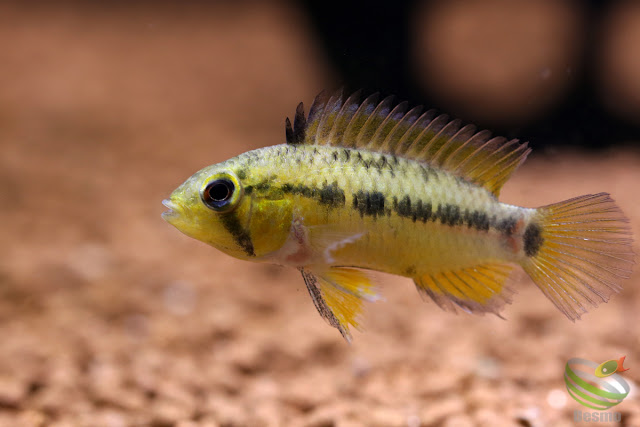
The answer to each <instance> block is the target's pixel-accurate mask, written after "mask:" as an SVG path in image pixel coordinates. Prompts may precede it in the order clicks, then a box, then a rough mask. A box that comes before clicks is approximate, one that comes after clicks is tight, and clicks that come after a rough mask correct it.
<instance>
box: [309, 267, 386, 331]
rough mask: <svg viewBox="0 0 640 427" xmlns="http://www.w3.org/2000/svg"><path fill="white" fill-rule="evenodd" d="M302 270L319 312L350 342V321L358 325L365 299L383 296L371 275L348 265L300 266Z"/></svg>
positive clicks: (355, 325) (351, 323)
mask: <svg viewBox="0 0 640 427" xmlns="http://www.w3.org/2000/svg"><path fill="white" fill-rule="evenodd" d="M300 272H301V273H302V277H303V278H304V282H305V284H306V285H307V289H308V290H309V294H311V299H312V300H313V303H314V304H315V306H316V308H317V309H318V312H319V313H320V315H321V316H322V317H323V318H324V319H325V320H326V321H327V322H328V323H329V324H330V325H331V326H333V327H334V328H336V329H338V330H339V331H340V333H341V334H342V336H343V337H344V339H346V340H347V342H351V334H350V332H349V325H351V326H353V327H354V328H356V329H358V327H359V323H358V320H359V315H360V314H361V313H362V306H363V302H364V301H375V300H377V299H379V298H380V297H379V296H378V294H377V293H376V291H375V287H374V286H373V285H372V283H371V280H370V278H369V277H368V276H367V275H366V273H364V272H363V271H361V270H357V269H355V268H349V267H329V268H326V269H317V268H316V269H307V268H301V269H300Z"/></svg>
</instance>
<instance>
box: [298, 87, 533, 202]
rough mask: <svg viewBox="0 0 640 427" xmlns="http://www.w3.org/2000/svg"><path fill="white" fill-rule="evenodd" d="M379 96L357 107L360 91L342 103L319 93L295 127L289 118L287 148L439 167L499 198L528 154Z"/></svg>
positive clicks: (336, 96) (456, 122)
mask: <svg viewBox="0 0 640 427" xmlns="http://www.w3.org/2000/svg"><path fill="white" fill-rule="evenodd" d="M377 101H378V94H374V95H371V96H369V97H368V98H366V99H365V100H364V101H362V102H360V91H358V92H356V93H354V94H353V95H351V96H349V97H348V98H347V99H346V100H345V99H344V97H343V95H342V92H338V93H336V94H334V95H333V96H330V97H328V96H327V95H326V94H325V93H324V92H322V93H320V94H319V95H318V96H317V97H316V99H315V100H314V101H313V104H312V105H311V109H310V110H309V116H308V118H307V119H306V120H305V117H304V109H303V106H302V103H300V104H299V105H298V108H297V109H296V115H295V119H294V124H293V127H292V126H291V122H290V121H289V119H288V118H287V127H286V135H287V143H289V144H313V145H332V146H339V147H346V148H362V149H367V150H371V151H379V152H382V153H387V154H393V155H396V156H400V157H405V158H408V159H412V160H417V161H421V162H425V163H428V164H430V165H433V166H436V167H439V168H441V169H444V170H446V171H448V172H451V173H453V174H455V175H457V176H460V177H462V178H464V179H466V180H468V181H471V182H473V183H476V184H478V185H481V186H483V187H485V188H486V189H487V190H489V191H491V192H492V193H493V194H494V195H496V196H497V195H498V193H499V192H500V189H501V188H502V186H503V185H504V183H505V182H507V180H508V179H509V177H510V176H511V174H512V173H513V172H514V171H515V170H516V169H517V168H518V166H519V165H520V164H521V163H522V162H523V161H524V160H525V159H526V158H527V155H528V154H529V152H530V151H531V149H530V148H528V147H527V143H526V142H525V143H523V144H520V143H519V142H518V140H517V139H512V140H507V139H506V138H502V137H495V138H491V133H490V132H489V131H486V130H483V131H479V132H478V131H476V127H475V126H473V125H466V126H462V122H461V121H460V120H450V119H449V117H448V116H447V115H445V114H441V115H438V114H436V112H435V111H434V110H429V111H427V112H425V113H422V107H415V108H413V109H411V110H409V111H407V110H408V104H407V103H406V102H402V103H395V101H394V98H393V97H387V98H385V99H383V100H382V101H381V102H380V103H378V102H377Z"/></svg>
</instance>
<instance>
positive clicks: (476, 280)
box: [414, 263, 513, 315]
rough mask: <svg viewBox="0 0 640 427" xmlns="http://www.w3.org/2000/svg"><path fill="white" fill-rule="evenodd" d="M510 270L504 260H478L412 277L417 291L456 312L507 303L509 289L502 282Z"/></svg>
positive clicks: (494, 310) (480, 310) (485, 309)
mask: <svg viewBox="0 0 640 427" xmlns="http://www.w3.org/2000/svg"><path fill="white" fill-rule="evenodd" d="M512 270H513V267H512V266H511V265H508V264H499V263H495V264H481V265H476V266H473V267H467V268H463V269H461V270H457V271H443V272H438V273H433V274H426V275H423V276H421V277H417V278H414V282H415V284H416V287H417V289H418V291H419V292H420V293H421V294H426V295H428V296H429V297H430V298H431V299H432V300H433V301H435V303H436V304H438V306H440V308H442V309H444V310H447V311H453V312H456V311H457V309H458V308H459V309H462V310H463V311H466V312H468V313H474V314H483V313H487V312H489V313H494V314H496V315H499V310H500V308H501V307H502V306H504V305H505V304H509V303H511V295H512V294H513V291H512V290H511V289H509V288H508V287H507V286H506V284H505V283H506V281H507V278H508V277H509V274H510V273H511V271H512Z"/></svg>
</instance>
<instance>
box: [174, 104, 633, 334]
mask: <svg viewBox="0 0 640 427" xmlns="http://www.w3.org/2000/svg"><path fill="white" fill-rule="evenodd" d="M379 99H380V96H379V95H378V94H373V95H371V96H368V97H366V98H365V99H364V100H362V91H358V92H356V93H354V94H352V95H350V96H348V97H345V96H343V94H342V92H339V93H335V94H333V95H332V96H328V95H326V94H325V93H324V92H323V93H321V94H320V95H318V96H317V97H316V98H315V100H314V101H313V104H312V105H311V107H310V109H309V113H308V115H306V114H305V111H304V105H303V103H300V104H299V105H298V107H297V109H296V112H295V116H294V120H293V124H292V123H291V120H290V119H289V118H286V120H285V137H286V142H285V143H283V144H279V145H274V146H269V147H264V148H259V149H256V150H252V151H248V152H245V153H242V154H240V155H238V156H236V157H233V158H231V159H229V160H226V161H223V162H221V163H218V164H214V165H211V166H207V167H205V168H203V169H202V170H200V171H198V172H196V173H195V174H194V175H193V176H191V177H190V178H188V179H187V180H186V181H185V182H184V183H183V184H182V185H180V186H179V187H178V188H177V189H176V190H175V191H173V193H171V196H170V197H169V199H167V200H164V201H163V204H164V205H165V206H166V207H167V208H168V209H169V210H168V211H166V212H164V213H163V214H162V216H163V218H164V219H165V220H166V221H168V222H169V223H170V224H171V225H173V226H174V227H176V228H177V229H178V230H179V231H181V232H182V233H184V234H186V235H187V236H190V237H192V238H195V239H197V240H200V241H202V242H204V243H206V244H209V245H211V246H213V247H215V248H217V249H219V250H220V251H222V252H224V253H226V254H228V255H230V256H232V257H235V258H238V259H242V260H247V261H253V262H262V263H272V264H279V265H284V266H290V267H294V268H297V269H298V270H299V271H300V272H301V274H302V277H303V280H304V282H305V284H306V287H307V289H308V291H309V294H310V296H311V299H312V301H313V303H314V305H315V307H316V309H317V310H318V312H319V313H320V315H321V316H322V317H323V318H324V319H325V320H326V321H327V322H328V323H329V325H331V326H332V327H334V328H336V329H338V331H339V332H340V333H341V334H342V336H343V337H344V338H345V339H346V340H347V341H351V339H352V336H351V329H350V328H354V329H361V322H362V316H363V309H364V306H365V304H366V303H368V302H374V301H377V300H379V299H381V296H380V293H379V291H378V287H377V285H376V282H375V280H374V278H373V277H372V274H371V273H372V271H379V272H384V273H390V274H394V275H398V276H404V277H408V278H410V279H412V280H413V281H414V282H415V285H416V288H417V290H418V291H419V293H420V294H421V295H422V296H423V297H425V299H428V298H430V299H431V300H433V301H434V302H435V303H436V304H437V305H438V306H439V307H441V308H442V309H444V310H447V311H452V312H460V311H462V312H468V313H474V314H484V313H493V314H496V315H498V316H500V310H501V309H502V308H503V307H504V305H505V304H508V303H511V301H512V296H513V294H514V292H515V291H514V289H513V283H514V280H513V279H510V277H512V276H513V274H512V273H513V271H514V269H515V268H518V267H521V268H522V269H524V271H525V272H526V273H527V274H528V275H529V277H530V278H531V279H532V281H533V283H534V284H535V285H536V286H537V287H538V288H539V289H540V290H541V291H542V292H543V294H544V295H545V296H546V297H547V298H548V299H549V300H550V301H551V302H552V303H553V304H554V305H555V306H556V307H557V308H558V309H559V310H560V311H561V312H562V313H564V315H565V316H566V317H567V318H569V319H570V320H572V321H575V320H576V319H579V318H580V316H581V315H582V314H584V313H586V312H587V309H588V308H589V307H596V306H597V305H598V304H599V303H602V302H607V301H608V300H609V298H610V297H611V296H612V295H614V294H616V293H618V292H620V291H621V289H622V287H621V283H622V282H623V281H624V280H625V279H628V278H629V277H630V275H631V272H632V266H633V264H634V254H633V251H632V235H631V230H630V228H629V224H628V219H627V218H626V217H625V216H624V214H623V212H622V211H621V210H620V208H619V207H618V206H617V205H616V203H615V202H614V200H613V199H612V198H611V197H610V195H609V194H607V193H596V194H588V195H582V196H578V197H575V198H572V199H569V200H565V201H562V202H559V203H553V204H549V205H546V206H541V207H537V208H527V207H519V206H514V205H510V204H507V203H503V202H500V201H499V200H498V197H499V194H500V189H501V188H502V186H503V185H504V183H505V182H506V181H507V180H508V179H509V177H510V176H511V175H512V174H513V172H514V171H515V170H516V169H517V168H518V166H520V165H521V164H522V163H523V162H524V161H525V159H526V158H527V155H528V154H529V153H530V152H531V149H530V148H529V147H528V143H520V142H519V141H518V140H517V139H511V140H508V139H507V138H504V137H493V136H492V134H491V133H490V132H489V131H487V130H478V129H477V128H476V127H475V126H474V125H463V123H462V121H461V120H459V119H450V118H449V117H448V116H447V115H446V114H439V113H437V112H436V110H428V111H424V109H423V107H421V106H418V107H414V108H411V109H409V104H408V103H407V102H399V103H398V102H396V101H395V98H394V97H393V96H389V97H386V98H384V99H382V100H381V101H379Z"/></svg>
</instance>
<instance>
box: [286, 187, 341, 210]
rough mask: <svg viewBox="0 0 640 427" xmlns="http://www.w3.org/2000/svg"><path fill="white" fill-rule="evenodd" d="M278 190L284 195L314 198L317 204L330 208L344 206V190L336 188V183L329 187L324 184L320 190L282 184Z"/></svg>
mask: <svg viewBox="0 0 640 427" xmlns="http://www.w3.org/2000/svg"><path fill="white" fill-rule="evenodd" d="M280 189H281V190H282V191H283V192H284V193H289V194H297V195H300V196H303V197H308V198H316V199H317V200H318V202H320V203H322V204H324V205H327V206H330V207H338V206H344V204H345V201H346V197H345V195H344V190H342V188H340V187H339V186H338V183H337V182H334V183H333V184H331V185H328V184H326V183H325V184H324V185H323V187H322V188H320V189H318V188H313V187H308V186H306V185H302V184H297V185H293V184H284V185H283V186H282V187H281V188H280Z"/></svg>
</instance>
